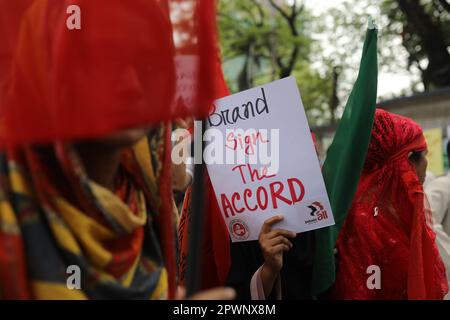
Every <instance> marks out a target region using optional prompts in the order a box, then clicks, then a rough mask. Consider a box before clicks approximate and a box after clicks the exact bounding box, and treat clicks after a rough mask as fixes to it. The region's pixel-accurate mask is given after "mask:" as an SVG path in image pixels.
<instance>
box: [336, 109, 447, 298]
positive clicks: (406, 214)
mask: <svg viewBox="0 0 450 320" xmlns="http://www.w3.org/2000/svg"><path fill="white" fill-rule="evenodd" d="M426 152H427V145H426V142H425V138H424V136H423V132H422V129H421V128H420V126H419V125H418V124H417V123H415V122H413V121H412V120H411V119H409V118H406V117H402V116H399V115H395V114H392V113H389V112H387V111H384V110H381V109H377V110H376V113H375V120H374V125H373V129H372V138H371V141H370V144H369V149H368V152H367V156H366V161H365V164H364V168H363V172H362V175H361V178H360V182H359V185H358V189H357V193H356V195H355V197H354V200H353V203H352V207H351V209H350V212H349V214H348V217H347V219H346V220H345V222H344V225H343V228H342V230H341V231H340V233H339V237H338V241H337V245H336V247H337V261H338V263H337V275H336V282H335V284H334V287H333V288H332V289H331V290H332V293H331V295H332V297H333V298H334V299H357V300H371V299H375V300H380V299H395V300H400V299H432V300H433V299H437V300H440V299H442V298H443V297H444V295H445V294H446V293H447V292H448V283H447V279H446V275H445V269H444V264H443V263H442V259H441V257H440V255H439V251H438V249H437V246H436V243H435V233H434V232H433V230H432V226H431V222H430V219H431V212H430V210H429V209H428V208H427V205H426V201H425V194H424V191H423V187H422V184H423V182H424V180H425V172H426V168H427V160H426V158H425V155H426ZM377 273H378V274H377Z"/></svg>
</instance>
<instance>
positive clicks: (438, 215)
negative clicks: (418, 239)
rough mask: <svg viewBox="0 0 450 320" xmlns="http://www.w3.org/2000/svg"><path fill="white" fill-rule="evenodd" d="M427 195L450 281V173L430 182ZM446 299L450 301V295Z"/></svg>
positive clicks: (448, 151) (438, 243) (437, 241)
mask: <svg viewBox="0 0 450 320" xmlns="http://www.w3.org/2000/svg"><path fill="white" fill-rule="evenodd" d="M447 157H448V158H449V160H450V141H449V142H447ZM425 193H426V195H427V198H428V201H429V203H430V206H431V212H432V213H433V224H434V231H435V232H436V243H437V245H438V248H439V252H440V254H441V257H442V260H443V261H444V264H445V268H446V270H447V279H448V280H450V172H449V173H447V175H445V176H442V177H438V178H436V179H435V180H433V181H432V182H430V183H429V184H428V185H427V186H426V187H425ZM449 285H450V283H449ZM445 299H446V300H450V294H447V295H446V296H445Z"/></svg>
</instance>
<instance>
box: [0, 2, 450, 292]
mask: <svg viewBox="0 0 450 320" xmlns="http://www.w3.org/2000/svg"><path fill="white" fill-rule="evenodd" d="M72 2H73V1H72ZM173 2H175V3H176V2H179V1H173ZM190 2H191V3H192V6H193V7H194V8H195V10H196V11H195V14H193V15H192V14H191V15H190V14H186V15H187V18H186V19H181V18H180V19H179V20H180V21H178V22H173V20H172V22H171V20H170V19H169V17H170V11H171V10H174V9H173V8H172V7H170V6H169V4H168V2H167V1H163V0H135V1H126V3H125V1H121V0H109V1H103V0H97V1H90V0H78V1H75V3H77V4H78V5H79V6H80V7H81V8H82V10H83V11H82V14H83V15H82V17H83V19H84V20H82V24H81V30H77V29H75V30H70V29H67V26H66V18H67V11H66V8H67V3H68V2H67V3H66V1H52V0H41V1H35V0H20V1H9V0H6V1H4V0H0V18H1V21H0V24H2V29H1V30H0V35H4V37H3V38H2V39H5V40H2V41H4V43H3V44H1V45H0V49H1V50H0V53H1V54H0V88H1V94H0V143H1V152H0V298H2V299H177V298H178V299H183V298H192V299H234V298H238V299H358V300H366V299H396V300H398V299H436V300H440V299H443V298H444V297H445V295H446V294H447V292H448V287H449V283H448V279H450V176H444V177H439V178H437V179H435V180H434V181H432V182H430V183H429V184H428V185H427V187H426V188H425V189H424V187H423V183H424V180H425V172H426V168H427V160H426V154H427V145H426V141H425V138H424V135H423V132H422V129H421V128H420V126H419V125H418V124H417V123H415V122H414V121H413V120H411V119H408V118H405V117H402V116H399V115H395V114H392V113H390V112H387V111H384V110H381V109H377V110H376V113H375V119H374V124H373V128H372V134H371V140H370V144H369V148H368V152H367V156H366V159H365V164H364V167H363V170H362V173H361V177H360V181H359V184H358V187H357V191H356V195H355V196H354V199H353V203H352V205H351V209H350V211H349V212H348V216H347V219H346V220H345V223H344V225H343V227H342V229H341V231H340V233H339V237H338V240H337V242H336V245H335V250H334V257H335V261H336V279H335V283H334V284H333V285H332V286H331V287H330V288H328V290H325V291H324V292H322V293H321V294H319V295H313V294H312V293H311V277H312V270H313V267H314V266H313V262H312V260H313V253H314V250H315V247H316V245H317V243H316V239H315V237H314V234H313V233H311V232H305V233H300V234H295V233H293V232H291V231H287V230H282V229H277V228H276V223H278V222H280V221H281V220H283V216H282V215H275V216H273V217H272V218H270V219H268V220H267V221H265V223H264V225H263V227H262V229H261V231H260V234H259V241H250V242H239V243H231V241H230V238H229V236H228V230H227V227H226V226H225V225H224V222H223V220H222V217H221V215H220V209H219V207H218V203H217V200H216V199H215V197H214V193H213V191H212V190H213V189H212V185H211V182H210V180H209V177H206V181H205V183H204V188H205V193H206V196H205V198H206V199H207V203H206V206H205V217H204V218H205V219H204V224H205V230H206V229H208V230H209V231H210V232H205V234H208V235H209V236H208V237H205V238H204V243H203V244H202V246H201V247H199V248H197V250H199V251H201V252H202V254H201V256H202V263H201V267H202V273H201V279H200V282H201V285H200V287H201V291H200V292H199V293H198V294H196V295H193V296H189V297H186V295H185V293H184V289H183V287H184V285H185V278H186V274H185V273H186V272H189V270H186V260H187V256H188V254H189V252H188V251H189V250H193V249H192V248H189V246H188V243H187V242H188V241H187V239H188V238H189V236H190V233H189V226H190V224H189V218H190V215H192V214H195V213H192V212H190V208H191V202H190V201H191V199H192V197H191V196H192V189H191V184H192V181H193V180H194V179H196V177H195V176H192V175H193V170H192V168H186V167H185V166H183V165H181V166H180V165H173V164H172V161H171V149H172V146H173V145H172V142H171V139H170V137H171V132H172V129H173V127H176V126H178V127H179V126H184V127H187V129H191V126H192V124H191V123H190V122H189V121H186V119H188V118H189V117H193V116H205V114H207V113H208V111H209V107H210V105H211V103H212V101H213V99H214V98H219V97H221V96H224V95H227V94H228V93H229V92H228V90H227V88H226V85H225V82H224V80H223V75H222V71H221V70H220V67H218V65H219V63H218V60H219V59H218V58H217V57H218V54H217V52H216V50H217V48H216V41H217V40H216V38H215V35H214V32H212V31H211V30H212V29H213V28H214V25H213V24H214V18H213V15H214V10H213V6H212V5H211V6H210V5H208V4H209V3H210V2H209V1H206V0H200V1H190ZM211 3H212V1H211ZM172 5H173V4H172ZM2 8H8V9H10V11H8V12H9V13H8V14H9V16H8V17H6V16H5V17H4V16H1V14H2V13H5V11H4V10H3V11H2V10H1V9H2ZM172 13H173V12H172ZM177 14H178V15H182V14H181V13H180V12H177ZM175 16H177V15H176V14H175ZM186 21H188V22H189V21H190V22H191V23H187V22H186ZM192 21H194V22H195V23H197V25H195V27H193V26H192V24H195V23H193V22H192ZM175 31H177V32H178V38H177V37H173V36H172V32H175ZM191 38H192V39H191ZM193 39H194V40H193ZM180 53H182V54H183V55H184V56H188V57H193V56H195V57H196V59H194V60H192V59H191V58H189V59H185V60H183V59H178V60H177V59H176V57H178V56H179V55H180ZM174 61H176V62H175V63H174ZM183 68H184V69H183ZM186 69H188V70H190V71H191V72H192V73H194V74H196V75H197V76H198V77H197V80H196V83H195V85H192V86H187V87H189V88H191V89H190V90H193V91H195V94H194V93H193V92H191V93H190V94H191V96H190V97H189V98H188V99H186V100H183V99H185V98H186V86H184V87H183V86H181V87H182V88H181V87H180V86H177V83H176V78H177V77H176V75H177V72H183V70H186ZM194 69H195V70H194ZM192 88H194V89H192ZM183 90H184V91H183ZM173 101H176V103H175V104H174V103H173ZM180 101H195V106H196V110H192V109H189V108H188V107H186V106H185V105H184V104H183V103H181V104H180V103H178V102H180ZM177 103H178V104H177ZM182 119H184V120H182ZM293 147H295V146H293ZM447 149H448V146H447ZM447 153H448V152H447ZM448 154H449V153H448ZM69 266H77V267H78V268H79V269H80V275H81V283H80V285H79V287H76V288H73V287H70V288H69V287H68V285H67V281H68V278H69V277H70V275H71V273H68V272H67V270H68V267H69ZM373 266H375V267H376V268H378V271H379V272H380V274H379V280H380V281H379V283H377V281H376V279H375V282H374V284H373V285H370V284H371V282H370V281H369V280H370V279H369V278H370V276H371V274H370V273H368V268H369V267H373ZM375 270H376V271H377V269H375ZM446 270H447V274H446Z"/></svg>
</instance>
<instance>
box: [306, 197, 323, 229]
mask: <svg viewBox="0 0 450 320" xmlns="http://www.w3.org/2000/svg"><path fill="white" fill-rule="evenodd" d="M308 209H309V210H310V211H309V217H308V220H306V221H305V223H306V224H313V223H316V222H319V221H322V220H326V219H328V212H327V210H326V209H325V208H324V206H323V205H322V203H320V202H319V201H314V202H313V203H312V204H310V205H309V206H308Z"/></svg>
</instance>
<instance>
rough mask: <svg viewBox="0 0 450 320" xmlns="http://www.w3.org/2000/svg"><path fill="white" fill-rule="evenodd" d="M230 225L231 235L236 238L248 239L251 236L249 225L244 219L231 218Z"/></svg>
mask: <svg viewBox="0 0 450 320" xmlns="http://www.w3.org/2000/svg"><path fill="white" fill-rule="evenodd" d="M229 227H230V233H231V235H232V236H233V238H235V239H236V240H247V239H248V237H249V236H250V232H249V231H248V226H247V225H246V224H245V222H244V221H242V220H239V219H234V220H231V222H230V224H229Z"/></svg>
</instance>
